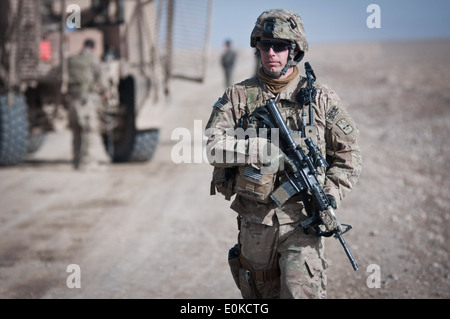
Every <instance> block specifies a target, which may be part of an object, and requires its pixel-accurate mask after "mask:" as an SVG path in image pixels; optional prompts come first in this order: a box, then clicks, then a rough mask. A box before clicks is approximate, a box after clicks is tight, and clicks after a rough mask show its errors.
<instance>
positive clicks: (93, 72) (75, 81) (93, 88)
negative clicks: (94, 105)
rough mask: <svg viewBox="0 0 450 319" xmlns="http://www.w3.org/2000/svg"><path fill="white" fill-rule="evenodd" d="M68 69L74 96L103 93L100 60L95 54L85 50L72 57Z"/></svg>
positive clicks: (70, 88)
mask: <svg viewBox="0 0 450 319" xmlns="http://www.w3.org/2000/svg"><path fill="white" fill-rule="evenodd" d="M68 71H69V93H70V94H71V95H72V96H75V97H76V96H79V95H82V94H84V93H88V92H89V93H92V92H97V93H101V92H102V91H103V90H104V85H103V79H102V74H101V67H100V61H99V60H98V59H97V57H96V56H95V55H94V54H92V53H90V52H87V51H86V50H83V51H81V52H80V53H79V54H77V55H74V56H72V57H70V58H69V60H68Z"/></svg>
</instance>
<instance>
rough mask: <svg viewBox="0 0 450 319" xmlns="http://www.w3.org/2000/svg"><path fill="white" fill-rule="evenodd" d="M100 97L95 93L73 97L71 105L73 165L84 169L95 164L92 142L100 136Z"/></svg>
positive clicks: (70, 122)
mask: <svg viewBox="0 0 450 319" xmlns="http://www.w3.org/2000/svg"><path fill="white" fill-rule="evenodd" d="M100 103H101V101H100V97H99V96H98V94H95V93H87V94H83V95H82V96H81V97H78V96H77V97H72V98H71V100H70V103H69V124H70V128H71V130H72V151H73V165H74V168H75V169H80V168H83V167H85V166H87V165H90V164H92V163H93V162H95V160H94V156H93V155H92V148H91V147H90V146H91V144H92V140H93V139H94V138H95V137H96V134H99V115H98V112H99V106H100Z"/></svg>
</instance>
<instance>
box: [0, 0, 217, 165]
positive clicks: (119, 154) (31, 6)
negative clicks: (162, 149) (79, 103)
mask: <svg viewBox="0 0 450 319" xmlns="http://www.w3.org/2000/svg"><path fill="white" fill-rule="evenodd" d="M211 13H212V0H184V1H177V2H175V1H174V0H159V1H158V0H78V1H77V0H70V1H68V0H2V1H0V165H3V166H5V165H14V164H17V163H20V162H22V161H24V159H26V156H27V153H30V152H33V151H36V150H37V149H38V148H39V146H40V145H41V144H42V142H43V141H44V139H45V135H46V133H48V132H51V131H55V130H57V129H58V128H60V127H64V125H65V124H64V116H62V114H64V111H65V110H66V108H67V96H68V95H67V87H68V67H67V65H68V63H67V62H68V58H69V57H70V56H72V55H74V54H76V53H78V52H79V51H80V49H81V47H82V45H83V42H84V41H85V40H86V39H88V38H89V39H93V40H95V41H96V43H97V45H96V54H97V55H98V57H99V58H100V59H101V61H102V68H103V78H104V81H105V84H106V85H107V87H108V91H109V92H108V93H109V94H108V95H107V96H108V98H107V99H104V101H103V104H104V105H103V108H102V112H101V123H102V125H101V135H102V137H103V141H104V145H105V148H106V150H107V153H108V154H109V156H110V157H111V159H112V161H113V162H129V161H148V160H150V159H151V158H152V156H153V154H154V152H155V149H156V148H157V145H158V140H159V131H160V128H161V125H162V117H163V112H162V111H163V108H164V102H165V100H166V98H167V96H168V95H169V94H170V85H169V80H170V79H172V78H174V77H181V78H184V79H190V80H195V81H202V80H203V78H204V76H205V70H206V65H207V55H208V42H209V30H210V23H211ZM98 44H99V45H98ZM189 55H191V56H192V57H196V58H199V59H200V60H199V61H198V62H195V63H194V64H195V67H194V68H190V69H189V66H188V65H186V63H188V62H183V61H189V63H190V64H192V61H193V59H190V58H188V57H189ZM61 121H62V123H61Z"/></svg>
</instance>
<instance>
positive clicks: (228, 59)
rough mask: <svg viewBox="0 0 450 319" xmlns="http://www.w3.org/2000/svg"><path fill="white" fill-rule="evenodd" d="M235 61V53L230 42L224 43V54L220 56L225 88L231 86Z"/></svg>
mask: <svg viewBox="0 0 450 319" xmlns="http://www.w3.org/2000/svg"><path fill="white" fill-rule="evenodd" d="M235 61H236V52H235V51H234V50H233V48H232V46H231V41H230V40H227V41H225V52H224V53H223V54H222V59H221V62H222V67H223V72H224V74H225V86H226V87H228V86H230V85H231V76H232V74H233V69H234V63H235Z"/></svg>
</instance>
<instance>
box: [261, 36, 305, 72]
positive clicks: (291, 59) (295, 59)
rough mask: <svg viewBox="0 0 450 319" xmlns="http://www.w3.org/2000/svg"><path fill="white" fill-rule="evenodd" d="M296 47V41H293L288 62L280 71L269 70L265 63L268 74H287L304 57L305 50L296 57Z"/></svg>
mask: <svg viewBox="0 0 450 319" xmlns="http://www.w3.org/2000/svg"><path fill="white" fill-rule="evenodd" d="M295 47H296V45H295V43H291V48H290V50H289V58H288V62H287V63H286V65H285V66H284V68H283V69H282V70H281V71H280V72H271V71H269V70H267V69H266V68H265V67H264V65H263V69H264V73H266V74H267V75H270V76H272V77H279V76H283V75H285V74H286V72H287V71H288V70H289V68H290V67H292V66H294V65H297V64H298V63H299V62H300V61H301V60H302V59H303V56H304V55H305V52H300V54H299V55H298V56H297V57H296V56H295Z"/></svg>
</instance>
